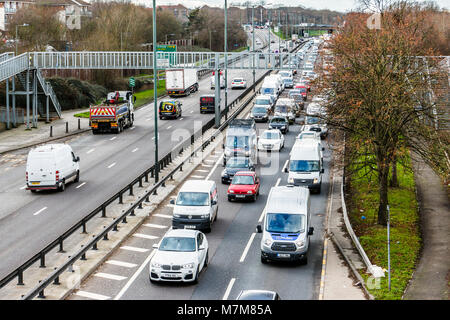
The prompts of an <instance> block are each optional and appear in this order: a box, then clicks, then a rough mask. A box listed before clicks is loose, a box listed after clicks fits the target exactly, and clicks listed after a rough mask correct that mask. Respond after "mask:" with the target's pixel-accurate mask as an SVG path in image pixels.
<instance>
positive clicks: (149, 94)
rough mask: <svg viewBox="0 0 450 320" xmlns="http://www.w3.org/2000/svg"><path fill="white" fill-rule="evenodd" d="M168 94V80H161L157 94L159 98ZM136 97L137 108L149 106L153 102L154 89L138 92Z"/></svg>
mask: <svg viewBox="0 0 450 320" xmlns="http://www.w3.org/2000/svg"><path fill="white" fill-rule="evenodd" d="M165 93H166V80H159V82H158V87H157V89H156V94H157V96H158V97H160V96H162V95H164V94H165ZM134 96H135V97H136V102H135V103H134V107H135V108H139V107H141V106H143V105H144V104H147V103H149V102H151V101H153V88H152V89H149V90H143V91H140V92H136V93H135V94H134Z"/></svg>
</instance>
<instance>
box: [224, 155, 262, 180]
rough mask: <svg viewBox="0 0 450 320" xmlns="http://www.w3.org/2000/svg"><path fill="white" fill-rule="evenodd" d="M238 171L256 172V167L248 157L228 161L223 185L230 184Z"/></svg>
mask: <svg viewBox="0 0 450 320" xmlns="http://www.w3.org/2000/svg"><path fill="white" fill-rule="evenodd" d="M238 171H255V165H254V164H253V162H252V160H251V159H250V158H247V157H233V158H230V159H228V161H227V164H226V166H225V169H223V171H222V183H225V184H229V183H230V182H231V180H233V177H234V175H235V174H236V172H238Z"/></svg>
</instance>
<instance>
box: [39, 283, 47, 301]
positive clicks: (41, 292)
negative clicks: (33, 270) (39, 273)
mask: <svg viewBox="0 0 450 320" xmlns="http://www.w3.org/2000/svg"><path fill="white" fill-rule="evenodd" d="M39 282H41V281H39ZM38 298H41V299H45V295H44V290H43V289H42V290H41V291H39V295H38Z"/></svg>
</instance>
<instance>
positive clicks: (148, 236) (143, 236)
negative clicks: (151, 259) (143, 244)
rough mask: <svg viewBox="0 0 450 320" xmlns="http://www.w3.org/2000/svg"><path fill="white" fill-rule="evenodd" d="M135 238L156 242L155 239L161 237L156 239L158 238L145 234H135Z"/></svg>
mask: <svg viewBox="0 0 450 320" xmlns="http://www.w3.org/2000/svg"><path fill="white" fill-rule="evenodd" d="M133 237H137V238H143V239H150V240H154V239H158V238H159V237H156V236H150V235H147V234H143V233H135V234H133Z"/></svg>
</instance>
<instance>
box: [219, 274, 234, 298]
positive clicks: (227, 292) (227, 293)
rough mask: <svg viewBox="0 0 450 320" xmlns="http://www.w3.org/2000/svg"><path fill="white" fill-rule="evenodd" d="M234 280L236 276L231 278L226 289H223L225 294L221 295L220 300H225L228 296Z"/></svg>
mask: <svg viewBox="0 0 450 320" xmlns="http://www.w3.org/2000/svg"><path fill="white" fill-rule="evenodd" d="M235 281H236V278H231V280H230V283H228V287H227V290H226V291H225V294H224V295H223V298H222V300H227V299H228V296H229V295H230V292H231V288H233V285H234V282H235Z"/></svg>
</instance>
